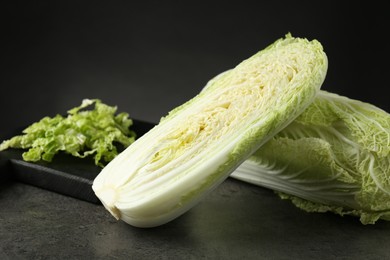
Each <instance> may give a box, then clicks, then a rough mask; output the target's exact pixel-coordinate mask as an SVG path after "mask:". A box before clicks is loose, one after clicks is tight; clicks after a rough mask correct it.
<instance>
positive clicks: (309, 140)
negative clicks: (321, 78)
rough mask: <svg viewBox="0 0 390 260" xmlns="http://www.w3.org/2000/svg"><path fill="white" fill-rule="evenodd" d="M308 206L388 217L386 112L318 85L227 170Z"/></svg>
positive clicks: (368, 220) (368, 219)
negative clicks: (289, 118) (293, 114)
mask: <svg viewBox="0 0 390 260" xmlns="http://www.w3.org/2000/svg"><path fill="white" fill-rule="evenodd" d="M231 176H232V177H234V178H236V179H240V180H243V181H246V182H249V183H253V184H256V185H259V186H263V187H267V188H270V189H273V190H275V191H278V193H279V194H280V196H281V197H282V198H285V199H291V200H292V202H293V203H294V204H295V205H296V206H298V207H299V208H301V209H304V210H306V211H309V212H326V211H330V212H334V213H337V214H340V215H354V216H358V217H360V221H361V222H362V223H363V224H373V223H375V222H376V221H377V220H378V219H386V220H390V115H389V114H388V113H387V112H385V111H383V110H382V109H379V108H378V107H375V106H374V105H371V104H368V103H364V102H361V101H358V100H353V99H350V98H347V97H343V96H340V95H337V94H333V93H329V92H326V91H323V90H321V91H320V92H319V94H318V95H317V98H316V99H315V101H314V102H313V103H312V104H311V105H310V106H309V107H308V108H307V109H306V110H305V111H304V112H303V113H302V114H301V115H300V116H299V117H298V118H297V119H296V120H295V121H294V122H292V123H291V124H290V125H288V126H287V127H286V128H284V129H283V130H282V131H281V132H279V133H278V134H277V135H275V136H274V137H273V138H272V139H271V140H270V141H269V142H267V143H266V144H265V145H263V146H262V147H261V148H260V149H259V150H258V151H257V152H255V153H254V154H253V155H252V156H251V157H250V158H249V159H248V160H247V161H245V162H244V163H243V164H241V165H240V166H239V167H238V168H237V169H236V171H235V172H234V173H233V174H232V175H231Z"/></svg>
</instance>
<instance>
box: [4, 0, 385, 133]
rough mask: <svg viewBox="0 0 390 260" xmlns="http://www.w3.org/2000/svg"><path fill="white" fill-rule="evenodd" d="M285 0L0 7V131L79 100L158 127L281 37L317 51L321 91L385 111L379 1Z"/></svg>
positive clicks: (382, 13)
mask: <svg viewBox="0 0 390 260" xmlns="http://www.w3.org/2000/svg"><path fill="white" fill-rule="evenodd" d="M140 2H141V1H140ZM293 2H294V1H251V2H250V1H232V2H231V1H227V2H224V1H208V2H207V1H205V2H202V1H200V2H198V3H194V1H142V3H136V2H131V1H39V2H30V1H29V2H27V1H25V2H19V1H14V2H12V3H7V4H4V3H3V4H2V8H1V10H2V11H1V12H2V13H3V15H2V16H1V20H2V21H1V37H2V40H1V43H2V46H3V47H2V51H1V52H2V57H1V59H0V62H1V63H0V64H1V77H0V86H1V96H0V111H1V113H2V118H1V120H0V134H4V133H5V132H7V131H12V130H13V129H15V128H17V127H20V126H24V125H26V124H29V123H32V122H34V121H37V120H39V119H40V118H42V117H43V116H46V115H49V116H53V115H55V114H57V113H61V114H63V113H65V112H66V111H67V110H68V109H69V108H72V107H74V106H77V105H79V104H80V103H81V101H82V99H84V98H99V99H101V100H102V101H103V102H105V103H107V104H110V105H117V106H118V110H119V111H126V112H128V113H129V114H130V116H131V117H132V118H136V119H141V120H146V121H151V122H157V121H158V120H159V118H160V117H161V116H164V115H165V114H166V113H167V112H168V111H169V110H171V109H172V108H174V107H176V106H177V105H180V104H182V103H183V102H185V101H187V100H188V99H190V98H192V97H193V96H194V95H195V94H197V93H198V92H199V91H200V90H201V88H202V87H203V86H204V85H205V83H206V82H207V81H208V80H209V79H210V78H212V77H213V76H215V75H217V74H218V73H220V72H222V71H224V70H227V69H230V68H232V67H234V66H235V65H237V64H238V63H239V62H240V61H242V60H243V59H246V58H248V57H249V56H251V55H253V54H254V53H256V52H257V51H259V50H261V49H263V48H265V47H266V46H268V45H269V44H271V43H272V42H274V41H275V40H276V39H278V38H281V37H283V36H284V35H285V34H286V33H288V32H291V33H292V35H293V36H297V37H305V38H308V39H310V40H311V39H317V40H319V41H320V42H321V43H322V45H323V46H324V49H325V52H326V53H327V55H328V59H329V69H328V75H327V78H326V80H325V83H324V85H323V89H324V90H328V91H333V92H336V93H339V94H342V95H346V96H349V97H350V98H354V99H360V100H362V101H366V102H370V103H372V104H374V105H376V106H378V107H380V108H382V109H384V110H386V111H387V112H390V105H389V102H388V94H387V93H388V76H389V44H388V41H386V40H385V39H384V38H387V37H388V32H389V30H388V26H387V25H386V24H388V22H389V21H388V20H389V19H388V18H389V17H388V16H389V15H388V13H386V8H384V7H382V6H379V5H377V4H376V3H374V2H373V1H362V2H363V3H366V4H364V5H359V4H358V3H355V2H350V3H348V2H345V1H335V2H332V1H330V2H325V1H297V2H299V4H297V3H293ZM339 2H340V3H339ZM341 2H342V3H341Z"/></svg>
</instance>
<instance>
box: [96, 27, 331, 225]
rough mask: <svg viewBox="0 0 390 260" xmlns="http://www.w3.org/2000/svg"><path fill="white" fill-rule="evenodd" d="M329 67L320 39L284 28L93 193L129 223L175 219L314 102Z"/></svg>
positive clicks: (127, 157) (115, 163)
mask: <svg viewBox="0 0 390 260" xmlns="http://www.w3.org/2000/svg"><path fill="white" fill-rule="evenodd" d="M327 66H328V63H327V57H326V54H325V52H324V50H323V47H322V45H321V44H320V42H318V41H317V40H312V41H309V40H307V39H305V38H295V37H292V36H291V35H290V34H287V35H286V37H284V38H281V39H279V40H277V41H275V42H274V43H273V44H271V45H270V46H268V47H267V48H265V49H264V50H262V51H259V52H258V53H256V54H255V55H253V56H252V57H250V58H248V59H247V60H244V61H243V62H241V63H240V64H238V65H237V66H236V67H235V68H233V69H231V70H229V71H228V72H226V73H224V74H223V75H221V76H220V77H217V78H216V79H214V80H212V82H210V83H209V86H208V88H207V91H203V92H201V93H199V94H198V95H197V96H195V97H194V98H192V99H190V100H189V101H187V102H186V103H184V104H183V105H181V106H179V107H177V108H175V109H173V110H172V111H171V112H169V113H168V114H167V115H166V116H165V117H164V118H162V119H161V121H160V122H159V124H158V125H156V126H155V127H154V128H152V129H151V130H150V131H149V132H148V133H146V134H145V135H143V136H142V137H140V138H139V139H137V140H136V141H135V142H134V143H133V144H132V145H131V146H129V147H128V148H127V149H126V150H124V151H123V152H122V153H120V154H119V155H118V156H117V157H116V158H115V159H114V160H112V161H111V162H110V163H109V164H108V165H107V166H106V167H105V168H104V169H103V170H102V171H101V173H100V174H99V175H98V176H97V177H96V179H95V180H94V182H93V187H92V188H93V190H94V192H95V194H96V195H97V197H98V198H99V199H100V200H101V202H102V203H103V205H104V206H105V207H106V209H107V210H108V211H109V212H110V213H111V214H112V215H113V216H114V217H115V218H117V219H121V220H123V221H125V222H126V223H128V224H130V225H133V226H137V227H154V226H159V225H162V224H165V223H167V222H169V221H171V220H173V219H175V218H177V217H178V216H180V215H182V214H183V213H185V212H186V211H188V210H189V209H190V208H192V207H193V206H194V205H196V204H197V203H198V202H200V201H201V199H202V198H203V197H204V196H205V195H206V194H207V193H209V192H210V191H212V190H213V189H214V188H215V187H217V186H218V185H219V184H220V183H221V182H222V181H224V180H225V179H226V178H227V177H228V176H229V175H230V173H231V172H233V171H234V169H236V168H237V167H238V166H239V165H240V164H241V163H242V162H243V161H244V160H245V159H247V158H248V157H249V156H250V155H251V154H252V153H253V152H254V151H256V150H257V149H258V148H259V147H260V146H261V145H263V144H264V143H265V142H266V141H267V140H268V139H269V138H271V137H272V136H273V135H275V134H276V133H277V132H278V131H280V130H281V129H282V128H284V127H285V126H286V125H287V124H288V123H290V122H291V121H292V120H294V119H295V118H296V117H297V116H298V115H299V114H300V113H301V112H302V111H303V110H304V109H305V108H306V107H307V106H308V105H309V104H310V103H311V102H312V101H313V99H314V97H315V96H316V94H317V93H318V91H319V89H320V87H321V85H322V83H323V81H324V79H325V75H326V72H327Z"/></svg>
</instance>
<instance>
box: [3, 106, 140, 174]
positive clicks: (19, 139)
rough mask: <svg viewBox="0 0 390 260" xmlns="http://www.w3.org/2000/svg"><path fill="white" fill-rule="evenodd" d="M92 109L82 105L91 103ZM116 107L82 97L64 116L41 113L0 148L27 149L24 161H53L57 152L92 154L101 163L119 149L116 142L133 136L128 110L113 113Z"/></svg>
mask: <svg viewBox="0 0 390 260" xmlns="http://www.w3.org/2000/svg"><path fill="white" fill-rule="evenodd" d="M93 105H94V107H93V109H85V110H83V109H84V108H89V107H90V106H93ZM116 110H117V108H116V107H112V106H108V105H106V104H104V103H102V102H101V101H100V100H99V99H84V100H83V102H82V104H81V105H80V106H78V107H75V108H73V109H71V110H69V111H68V115H67V116H66V117H64V116H62V115H56V116H54V117H44V118H42V119H41V120H40V121H39V122H36V123H33V124H32V125H30V126H29V127H27V128H26V129H25V130H24V131H23V135H18V136H14V137H12V138H11V139H9V140H5V141H3V142H2V143H1V144H0V151H2V150H5V149H8V148H21V149H27V151H26V152H24V153H23V159H24V160H25V161H33V162H36V161H39V160H44V161H48V162H50V161H52V159H53V157H54V156H55V155H56V154H57V153H58V152H64V153H68V154H71V155H73V156H75V157H80V158H84V157H86V156H93V157H94V160H95V164H96V165H98V166H101V167H103V166H104V165H105V163H107V162H109V161H111V160H112V159H113V158H114V157H115V156H116V155H117V154H118V153H119V151H118V149H117V147H116V145H118V144H121V145H122V146H124V147H127V146H129V145H130V144H131V143H133V142H134V140H135V133H134V132H133V131H132V130H130V126H131V125H132V124H133V121H132V120H131V119H130V118H129V115H128V114H127V113H123V112H122V113H119V114H115V113H116Z"/></svg>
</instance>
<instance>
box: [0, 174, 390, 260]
mask: <svg viewBox="0 0 390 260" xmlns="http://www.w3.org/2000/svg"><path fill="white" fill-rule="evenodd" d="M0 209H1V210H0V223H1V225H0V234H1V235H0V258H1V259H4V260H6V259H298V258H299V259H389V257H390V251H389V250H388V241H390V232H389V230H390V222H385V221H379V222H378V223H377V224H375V225H366V226H364V225H362V224H360V222H359V221H358V219H356V218H352V217H340V216H337V215H334V214H319V213H306V212H303V211H301V210H299V209H297V208H295V207H294V206H293V205H292V204H291V203H290V202H289V201H285V200H281V199H279V197H278V196H276V195H275V194H274V193H273V192H272V191H270V190H267V189H263V188H260V187H256V186H253V185H250V184H246V183H242V182H240V181H237V180H234V179H231V178H229V179H227V180H226V181H225V182H224V183H223V184H222V185H221V186H219V187H218V188H217V189H216V190H214V191H213V192H212V193H211V194H210V195H209V196H207V197H206V198H205V199H204V200H203V201H202V202H201V203H200V204H198V205H197V206H195V207H194V208H193V209H191V210H190V211H188V212H187V213H186V214H184V215H182V216H181V217H179V218H177V219H176V220H174V221H172V222H170V223H168V224H166V225H163V226H160V227H156V228H149V229H142V228H135V227H132V226H130V225H128V224H126V223H124V222H122V221H116V220H115V219H114V218H113V217H112V216H111V215H110V214H109V213H108V211H106V210H105V209H104V207H103V206H101V205H96V204H93V203H89V202H85V201H81V200H78V199H74V198H71V197H67V196H64V195H60V194H57V193H55V192H51V191H47V190H43V189H40V188H37V187H34V186H30V185H27V184H23V183H20V182H14V181H5V182H3V184H2V185H1V187H0Z"/></svg>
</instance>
